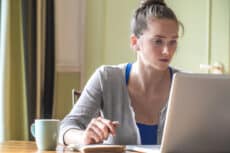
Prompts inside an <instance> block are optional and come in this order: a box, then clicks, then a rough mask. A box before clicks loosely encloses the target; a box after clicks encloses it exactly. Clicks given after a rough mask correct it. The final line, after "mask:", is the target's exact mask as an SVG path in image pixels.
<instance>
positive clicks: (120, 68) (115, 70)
mask: <svg viewBox="0 0 230 153" xmlns="http://www.w3.org/2000/svg"><path fill="white" fill-rule="evenodd" d="M126 65H127V63H122V64H117V65H101V66H100V67H98V68H97V70H96V71H99V72H100V73H102V74H119V73H121V74H122V73H124V71H125V68H126Z"/></svg>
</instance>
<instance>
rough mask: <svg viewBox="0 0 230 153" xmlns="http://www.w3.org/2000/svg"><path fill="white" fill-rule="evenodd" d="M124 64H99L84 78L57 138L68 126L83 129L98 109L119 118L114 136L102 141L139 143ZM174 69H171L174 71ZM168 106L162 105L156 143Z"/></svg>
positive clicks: (110, 118) (60, 139) (61, 135)
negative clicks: (87, 79)
mask: <svg viewBox="0 0 230 153" xmlns="http://www.w3.org/2000/svg"><path fill="white" fill-rule="evenodd" d="M125 69H126V64H120V65H115V66H101V67H99V68H98V69H97V70H96V72H95V73H94V74H93V75H92V77H91V78H90V79H89V81H88V82H87V84H86V86H85V88H84V90H83V92H82V94H81V96H80V98H79V100H78V101H77V103H76V104H75V106H74V107H73V109H72V110H71V112H70V113H69V114H68V115H67V116H66V117H65V118H64V119H63V120H62V122H61V125H60V132H59V142H60V143H63V144H64V142H63V136H64V134H65V132H67V131H68V130H69V129H72V128H75V129H85V128H86V127H87V125H88V123H89V122H90V121H91V119H92V118H93V117H96V116H97V114H98V112H101V114H102V116H103V117H104V118H106V119H109V120H112V121H119V123H120V125H119V127H118V128H117V130H116V133H117V134H116V136H109V138H108V139H107V140H106V141H104V143H109V144H124V145H131V144H135V145H136V144H141V141H140V140H141V139H140V134H139V130H138V127H137V125H136V121H135V113H134V111H133V108H132V106H131V101H130V97H129V94H128V88H127V85H126V80H125ZM175 72H177V70H175V69H173V73H175ZM166 109H167V106H165V107H164V108H163V110H162V111H161V115H160V123H159V125H158V144H160V142H161V137H162V132H163V127H164V121H165V114H166Z"/></svg>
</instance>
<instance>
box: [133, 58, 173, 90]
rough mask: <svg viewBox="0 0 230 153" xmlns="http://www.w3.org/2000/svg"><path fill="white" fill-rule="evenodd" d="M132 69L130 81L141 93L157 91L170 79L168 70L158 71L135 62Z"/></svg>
mask: <svg viewBox="0 0 230 153" xmlns="http://www.w3.org/2000/svg"><path fill="white" fill-rule="evenodd" d="M132 67H133V68H132V70H131V79H132V80H133V81H135V84H136V85H137V86H138V87H140V89H141V90H143V91H153V90H157V89H158V87H159V86H161V85H162V84H164V83H165V81H168V79H169V78H170V73H169V71H168V69H166V70H164V71H160V70H157V69H154V68H153V67H150V66H149V67H146V66H144V65H143V63H140V62H135V63H134V64H133V66H132ZM136 85H135V86H136Z"/></svg>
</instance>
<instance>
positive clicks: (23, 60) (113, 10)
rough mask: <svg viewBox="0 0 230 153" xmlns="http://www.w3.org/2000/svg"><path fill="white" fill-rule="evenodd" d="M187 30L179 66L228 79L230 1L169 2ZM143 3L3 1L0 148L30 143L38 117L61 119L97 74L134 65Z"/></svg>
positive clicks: (0, 6) (177, 61) (124, 0)
mask: <svg viewBox="0 0 230 153" xmlns="http://www.w3.org/2000/svg"><path fill="white" fill-rule="evenodd" d="M166 2H167V4H168V5H169V6H170V7H171V8H172V9H173V10H174V11H175V13H176V14H177V16H178V18H179V20H180V21H181V22H182V23H183V25H184V34H183V35H182V36H181V37H180V39H179V45H178V49H177V52H176V55H175V57H174V59H173V61H172V64H171V65H172V66H175V67H177V68H180V69H182V70H186V71H190V72H199V73H226V74H228V73H229V64H230V55H229V54H230V46H229V42H230V1H229V0H202V1H200V0H166ZM138 5H139V0H47V1H46V0H0V27H1V30H0V36H1V41H0V49H1V50H0V142H1V141H5V140H28V139H32V137H31V136H30V125H31V123H33V121H34V119H36V118H57V119H62V118H63V117H64V116H65V115H66V114H67V113H68V112H69V111H70V109H71V107H72V99H71V90H72V89H73V88H75V89H77V90H82V89H83V88H84V85H85V83H86V82H87V80H88V79H89V77H90V76H91V74H92V73H93V72H94V71H95V69H96V68H97V67H99V66H100V65H103V64H119V63H125V62H132V61H134V60H135V53H134V52H133V51H132V50H131V49H130V45H129V37H130V21H131V17H132V13H133V11H134V9H135V8H136V7H137V6H138Z"/></svg>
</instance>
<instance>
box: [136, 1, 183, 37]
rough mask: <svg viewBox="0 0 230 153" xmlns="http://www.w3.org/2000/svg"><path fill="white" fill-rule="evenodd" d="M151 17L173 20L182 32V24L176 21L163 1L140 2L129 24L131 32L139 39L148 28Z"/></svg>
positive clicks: (173, 14)
mask: <svg viewBox="0 0 230 153" xmlns="http://www.w3.org/2000/svg"><path fill="white" fill-rule="evenodd" d="M151 17H154V18H158V19H171V20H174V21H176V22H177V23H178V26H179V25H180V26H181V27H182V30H183V29H184V28H183V25H182V23H181V22H180V21H178V19H177V17H176V15H175V13H174V12H173V10H172V9H171V8H169V7H168V6H167V5H166V3H165V2H164V0H141V1H140V6H139V7H138V8H137V9H136V10H135V12H134V15H133V18H132V22H131V31H132V33H133V34H134V35H135V36H136V37H138V38H139V37H140V36H141V35H142V34H143V31H144V30H146V29H147V28H148V27H147V23H148V19H149V18H151Z"/></svg>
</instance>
